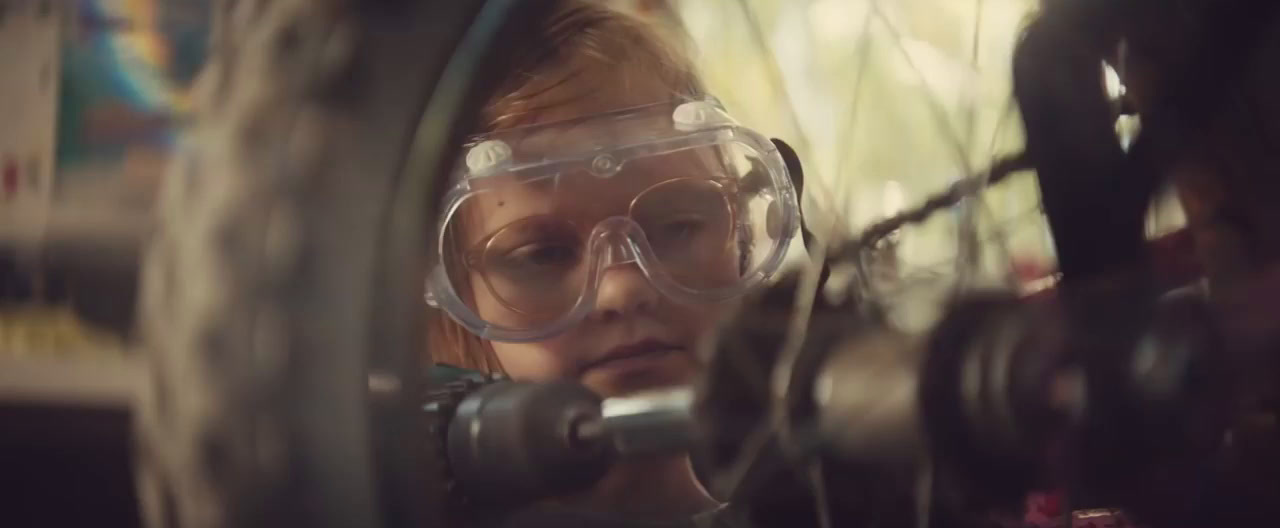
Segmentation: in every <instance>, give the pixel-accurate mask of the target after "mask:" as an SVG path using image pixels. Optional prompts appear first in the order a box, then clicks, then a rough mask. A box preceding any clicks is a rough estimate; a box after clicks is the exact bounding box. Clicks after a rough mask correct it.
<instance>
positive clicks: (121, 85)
mask: <svg viewBox="0 0 1280 528" xmlns="http://www.w3.org/2000/svg"><path fill="white" fill-rule="evenodd" d="M209 3H210V0H78V1H77V2H75V13H74V14H73V16H71V17H70V19H69V22H68V28H67V31H66V32H65V35H64V37H63V39H62V56H61V60H62V68H61V79H60V87H61V91H60V95H59V101H58V106H59V112H58V120H57V130H58V133H57V160H56V162H57V182H56V184H57V193H58V199H60V200H64V201H66V202H70V203H79V202H84V201H95V200H96V201H104V200H105V201H109V202H111V205H112V206H115V207H135V208H143V207H146V206H148V205H149V204H150V202H151V201H152V199H153V198H154V195H155V193H156V191H157V190H158V187H159V182H160V176H161V174H162V172H163V170H164V166H165V165H166V164H167V161H168V157H169V153H170V151H171V149H172V147H173V145H174V143H175V137H176V135H177V133H178V132H179V131H180V123H181V122H182V120H183V116H184V114H185V113H186V112H187V110H188V100H187V88H188V86H189V85H190V83H191V80H192V79H193V78H194V76H195V74H196V72H197V71H198V69H199V68H200V65H201V63H202V62H203V60H204V50H205V44H206V42H207V40H208V20H209Z"/></svg>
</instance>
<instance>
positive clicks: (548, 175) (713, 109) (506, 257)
mask: <svg viewBox="0 0 1280 528" xmlns="http://www.w3.org/2000/svg"><path fill="white" fill-rule="evenodd" d="M540 37H541V38H540V39H538V41H537V42H536V43H534V44H533V45H532V46H531V47H530V49H526V50H522V52H521V53H520V55H519V57H518V58H517V61H516V68H515V70H514V71H512V72H511V74H510V75H509V77H508V79H507V80H506V82H505V83H503V84H502V87H501V88H500V89H499V91H498V92H497V93H496V94H495V96H494V97H493V98H492V99H491V100H490V103H489V104H488V105H487V106H486V107H485V110H484V112H483V116H482V127H481V129H480V130H478V131H477V133H476V134H474V136H473V137H472V138H471V140H469V141H468V142H467V143H466V144H465V145H463V153H462V155H461V156H460V158H461V161H460V162H459V165H458V167H457V169H456V170H454V171H453V172H452V173H451V174H450V175H449V180H448V181H447V182H446V183H445V187H444V189H445V193H444V195H443V199H442V202H441V209H440V211H441V214H440V216H439V219H438V221H437V224H436V225H435V226H434V230H433V233H434V237H433V239H432V242H433V244H434V246H433V254H434V258H433V261H432V262H431V263H430V269H429V270H428V278H427V283H426V299H427V302H428V303H429V304H430V305H431V306H433V307H435V308H438V310H433V311H432V313H431V316H430V317H431V320H430V325H429V332H430V337H431V343H430V350H431V352H432V354H433V356H434V359H435V361H437V362H440V363H446V364H451V365H456V366H461V367H468V368H473V369H478V370H486V371H501V372H504V373H506V374H507V375H509V376H511V377H512V378H514V379H517V380H529V381H548V380H555V379H574V380H577V381H579V382H581V383H583V384H584V385H586V386H587V387H589V388H590V389H592V390H593V391H595V392H597V393H599V394H600V395H601V396H603V397H609V396H616V395H622V394H628V393H633V392H636V391H642V390H647V389H653V388H658V387H663V386H671V385H679V384H686V383H689V382H692V381H693V380H694V379H695V377H696V376H697V374H698V372H699V370H700V367H701V365H700V363H699V358H698V357H696V355H695V353H694V348H695V344H696V343H697V341H698V340H699V339H700V338H701V337H702V336H704V335H705V334H706V333H707V332H709V331H711V330H712V329H713V328H714V326H715V324H716V322H717V320H718V319H719V318H720V317H721V316H723V314H724V313H725V311H726V310H727V309H728V308H729V307H730V306H731V305H730V303H732V302H733V301H734V300H735V299H737V298H739V297H740V296H741V295H742V294H743V293H745V292H747V291H748V290H750V289H751V288H752V287H754V286H757V285H759V284H760V283H762V282H763V281H765V280H767V279H768V278H769V277H770V276H771V275H772V274H774V273H775V272H776V271H777V270H778V268H779V267H780V265H781V263H782V259H783V257H784V256H785V253H786V250H787V247H788V245H789V243H790V241H791V239H792V237H793V234H795V233H796V232H797V231H798V230H799V213H798V207H797V205H796V204H797V197H796V190H795V189H794V187H793V185H792V182H791V179H790V176H789V174H788V171H787V168H786V164H785V163H784V162H783V159H782V157H781V156H780V154H779V153H778V151H777V149H776V147H775V146H774V144H773V143H772V142H771V141H769V140H768V139H767V138H766V137H764V136H761V135H760V134H757V133H755V132H753V131H751V130H749V129H746V128H744V127H742V126H740V125H738V124H737V123H736V122H734V121H733V119H731V118H730V117H729V116H728V115H727V114H726V113H725V111H724V109H723V108H721V107H720V105H719V103H718V102H717V101H716V100H715V99H714V98H711V97H710V96H708V95H707V94H706V93H705V91H704V89H703V87H702V83H701V81H700V80H699V79H698V78H697V76H696V74H695V73H694V72H693V69H692V67H691V65H690V64H689V63H688V61H687V60H685V59H684V58H682V57H680V56H679V55H678V54H676V53H673V52H672V51H671V50H670V49H668V48H667V47H666V46H665V45H664V44H663V43H662V41H661V39H659V38H658V37H657V35H656V34H654V33H653V32H652V31H651V30H650V29H648V28H646V27H645V26H644V25H643V24H641V23H640V22H638V21H636V20H632V19H631V18H629V17H628V16H626V15H623V14H621V13H618V12H615V11H612V10H610V9H609V8H607V7H602V6H600V4H599V3H591V2H587V1H577V0H564V1H562V2H561V7H560V8H559V9H558V11H557V13H556V15H555V16H553V17H552V19H551V20H550V21H549V22H548V23H547V25H546V26H545V27H544V28H542V34H541V35H540ZM558 502H559V503H561V504H563V505H565V506H567V507H573V508H579V509H583V510H587V511H598V512H607V513H613V514H620V515H626V516H630V517H641V518H657V519H660V518H664V517H671V516H676V517H679V516H688V515H692V514H696V513H699V512H704V511H708V510H712V509H715V508H716V507H717V504H716V502H715V501H714V500H713V499H712V498H711V497H710V495H709V494H708V493H707V492H706V490H705V489H704V488H703V487H702V486H701V485H700V484H699V482H698V480H697V478H696V477H695V474H694V471H693V469H692V466H691V464H690V462H689V460H688V458H687V457H673V458H671V459H664V460H646V461H643V462H636V463H626V464H621V465H619V466H618V467H616V468H615V469H614V470H612V471H611V473H610V474H609V475H608V476H606V478H605V479H604V480H603V481H602V482H601V483H600V484H599V485H598V486H596V488H595V489H593V490H591V491H590V492H588V493H586V494H584V495H583V496H581V497H567V498H563V499H562V500H559V501H558Z"/></svg>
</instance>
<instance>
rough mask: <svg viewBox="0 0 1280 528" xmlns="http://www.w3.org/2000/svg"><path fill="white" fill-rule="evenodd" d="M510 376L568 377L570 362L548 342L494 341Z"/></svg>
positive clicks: (535, 378) (531, 378) (522, 378)
mask: <svg viewBox="0 0 1280 528" xmlns="http://www.w3.org/2000/svg"><path fill="white" fill-rule="evenodd" d="M493 351H494V353H496V354H497V355H498V360H499V361H501V362H502V368H503V370H505V371H506V373H507V375H508V376H511V378H512V379H514V380H518V381H552V380H557V379H562V378H565V377H567V376H568V375H569V374H570V373H569V372H568V371H569V364H568V362H566V361H565V360H564V359H563V357H564V356H563V355H562V354H560V353H558V352H557V351H556V349H555V348H554V347H552V346H549V345H548V344H547V343H497V342H495V343H493Z"/></svg>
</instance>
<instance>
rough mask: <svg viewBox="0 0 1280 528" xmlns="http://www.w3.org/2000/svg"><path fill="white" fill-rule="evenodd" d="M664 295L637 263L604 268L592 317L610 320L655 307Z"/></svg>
mask: <svg viewBox="0 0 1280 528" xmlns="http://www.w3.org/2000/svg"><path fill="white" fill-rule="evenodd" d="M659 295H660V294H659V293H658V292H657V290H654V288H653V285H652V284H649V279H648V278H646V277H645V276H644V272H642V271H640V267H639V266H637V265H636V263H635V262H628V263H626V264H617V265H614V266H610V267H608V268H605V269H604V270H602V275H601V276H600V285H599V286H598V288H597V290H596V306H595V310H594V312H593V313H592V318H593V319H595V320H597V321H601V322H609V321H615V320H618V319H621V318H625V317H629V316H634V315H636V314H642V313H646V312H649V311H651V310H653V309H654V308H655V307H656V306H657V305H658V301H659V297H658V296H659Z"/></svg>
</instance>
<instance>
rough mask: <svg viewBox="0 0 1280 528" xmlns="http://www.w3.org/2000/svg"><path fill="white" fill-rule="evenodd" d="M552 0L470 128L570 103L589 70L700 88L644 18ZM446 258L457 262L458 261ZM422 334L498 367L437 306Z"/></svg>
mask: <svg viewBox="0 0 1280 528" xmlns="http://www.w3.org/2000/svg"><path fill="white" fill-rule="evenodd" d="M556 3H557V4H558V5H557V6H556V7H555V8H554V12H553V14H552V15H551V16H550V17H549V18H548V19H547V20H546V22H545V23H544V24H543V25H542V26H541V27H539V28H538V31H537V32H536V39H535V40H533V41H532V42H528V43H522V44H523V45H524V46H525V47H523V48H521V49H520V50H519V51H518V52H517V54H516V57H515V58H514V62H513V65H514V67H513V68H512V70H511V73H510V74H509V75H508V76H507V77H506V78H505V79H503V80H502V81H501V82H499V84H498V86H499V87H498V89H497V91H496V92H495V93H494V95H493V96H492V97H491V98H490V99H489V101H488V103H487V104H485V106H484V108H483V110H482V112H481V116H480V122H479V123H480V126H479V127H478V130H476V131H475V132H476V133H487V132H494V131H498V130H503V129H507V128H512V127H515V126H520V125H522V124H528V123H530V122H535V121H537V120H538V118H539V116H540V115H542V113H543V112H547V111H551V110H557V109H564V108H566V107H571V106H573V105H574V104H575V103H576V102H578V101H580V100H583V99H584V98H588V97H590V96H591V95H592V94H593V93H596V92H597V90H596V88H597V84H599V83H594V82H591V80H590V79H586V82H582V81H583V80H584V78H586V77H588V76H590V75H603V76H607V77H604V78H607V79H608V81H607V82H608V83H610V85H611V86H622V87H624V88H625V87H627V86H629V85H631V84H632V83H633V82H634V81H636V80H638V79H644V80H646V81H652V80H657V81H659V82H660V83H661V85H662V86H664V87H666V89H668V90H670V91H671V95H672V96H686V97H695V96H699V95H701V94H703V93H704V88H703V84H702V80H701V79H700V78H699V77H698V76H697V74H696V73H695V71H694V68H693V65H692V63H691V61H690V60H689V59H688V57H686V56H685V55H683V54H682V53H680V52H679V51H678V50H676V49H675V48H674V47H673V46H672V45H671V44H670V43H668V42H666V41H665V40H664V39H663V37H662V36H661V35H660V34H659V33H658V32H657V30H656V29H655V28H653V27H651V26H649V25H648V24H646V23H645V22H644V21H642V20H639V19H637V18H635V17H632V16H630V15H627V14H625V13H622V12H620V11H617V10H615V9H613V8H610V7H607V6H605V5H603V4H604V2H602V1H590V0H557V1H556ZM616 83H621V84H616ZM454 254H455V255H456V254H457V252H455V253H454ZM451 264H453V266H451V267H452V268H454V269H459V266H457V264H459V263H458V262H454V263H451ZM459 293H464V292H459ZM427 338H428V343H427V346H428V351H429V352H430V354H431V357H432V360H434V361H435V362H437V363H446V364H450V365H454V366H458V367H463V368H469V369H475V370H480V371H484V372H500V371H501V370H502V365H501V363H500V362H499V361H498V358H497V355H496V354H495V353H494V351H493V347H492V345H490V344H489V343H488V342H487V341H485V340H483V339H481V338H480V337H478V336H476V335H474V334H472V333H470V332H468V331H467V330H466V329H465V328H463V327H462V326H461V325H459V324H458V323H456V322H455V321H453V320H452V319H450V318H449V317H448V316H447V315H446V314H444V312H442V311H440V310H434V309H433V310H429V312H428V315H427Z"/></svg>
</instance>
